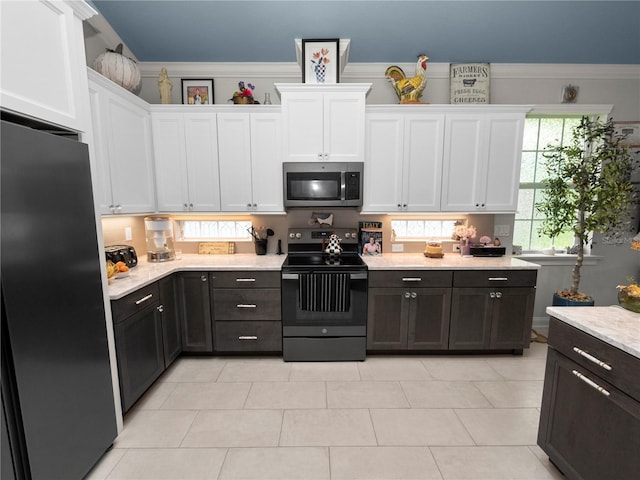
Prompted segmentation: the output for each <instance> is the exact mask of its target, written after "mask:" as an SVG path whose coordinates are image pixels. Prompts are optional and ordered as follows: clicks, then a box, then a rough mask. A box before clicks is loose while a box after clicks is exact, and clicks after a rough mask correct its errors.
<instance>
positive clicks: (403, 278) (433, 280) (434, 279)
mask: <svg viewBox="0 0 640 480" xmlns="http://www.w3.org/2000/svg"><path fill="white" fill-rule="evenodd" d="M452 277H453V272H452V271H448V270H384V271H370V272H369V287H374V288H375V287H379V288H391V287H407V288H409V287H450V286H451V278H452Z"/></svg>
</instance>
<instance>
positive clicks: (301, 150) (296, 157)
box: [282, 92, 324, 162]
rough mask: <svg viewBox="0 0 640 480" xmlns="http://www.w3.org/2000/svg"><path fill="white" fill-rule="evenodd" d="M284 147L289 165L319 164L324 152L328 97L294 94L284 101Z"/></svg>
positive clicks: (287, 96) (286, 97)
mask: <svg viewBox="0 0 640 480" xmlns="http://www.w3.org/2000/svg"><path fill="white" fill-rule="evenodd" d="M282 115H283V119H284V132H283V133H284V146H285V155H286V160H287V161H289V162H317V161H319V160H322V159H323V157H322V155H323V153H324V96H323V95H322V94H308V93H300V92H291V93H288V94H286V96H285V97H284V98H283V99H282Z"/></svg>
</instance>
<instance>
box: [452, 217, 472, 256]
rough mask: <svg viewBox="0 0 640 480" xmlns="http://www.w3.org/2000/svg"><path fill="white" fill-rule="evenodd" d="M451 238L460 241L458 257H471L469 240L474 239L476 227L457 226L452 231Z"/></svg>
mask: <svg viewBox="0 0 640 480" xmlns="http://www.w3.org/2000/svg"><path fill="white" fill-rule="evenodd" d="M452 238H453V239H454V240H458V241H460V255H463V256H464V255H471V245H470V242H469V240H471V239H472V238H476V227H474V226H473V225H469V226H468V227H467V226H466V225H463V224H457V225H456V226H455V227H454V229H453V235H452Z"/></svg>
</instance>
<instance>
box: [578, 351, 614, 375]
mask: <svg viewBox="0 0 640 480" xmlns="http://www.w3.org/2000/svg"><path fill="white" fill-rule="evenodd" d="M573 351H574V352H576V353H577V354H578V355H580V356H582V357H584V358H586V359H587V360H589V361H590V362H593V363H595V364H596V365H598V366H599V367H602V368H604V369H605V370H608V371H611V370H613V368H612V367H611V365H609V364H608V363H604V362H603V361H602V360H599V359H597V358H596V357H594V356H593V355H591V354H589V353H587V352H585V351H584V350H582V349H581V348H578V347H573Z"/></svg>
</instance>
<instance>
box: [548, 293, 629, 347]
mask: <svg viewBox="0 0 640 480" xmlns="http://www.w3.org/2000/svg"><path fill="white" fill-rule="evenodd" d="M547 314H549V315H551V316H552V317H555V318H557V319H558V320H561V321H563V322H565V323H567V324H569V325H571V326H572V327H575V328H577V329H579V330H582V331H583V332H585V333H588V334H589V335H592V336H594V337H596V338H598V339H600V340H602V341H604V342H607V343H609V344H610V345H613V346H614V347H617V348H619V349H620V350H623V351H625V352H627V353H628V354H630V355H633V356H634V357H637V358H640V313H634V312H631V311H629V310H625V309H624V308H622V307H620V306H618V305H612V306H610V307H547Z"/></svg>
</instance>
